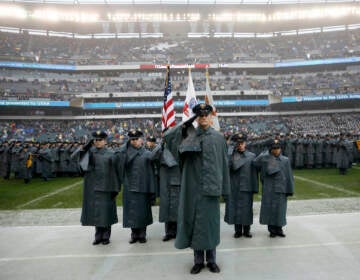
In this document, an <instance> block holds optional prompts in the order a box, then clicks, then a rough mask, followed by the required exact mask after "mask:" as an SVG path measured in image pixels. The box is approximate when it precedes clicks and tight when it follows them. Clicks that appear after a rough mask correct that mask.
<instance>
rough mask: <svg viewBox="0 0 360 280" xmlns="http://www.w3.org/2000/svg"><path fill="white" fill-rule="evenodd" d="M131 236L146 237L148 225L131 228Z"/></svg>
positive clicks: (135, 237)
mask: <svg viewBox="0 0 360 280" xmlns="http://www.w3.org/2000/svg"><path fill="white" fill-rule="evenodd" d="M131 238H133V239H140V238H146V227H143V228H131Z"/></svg>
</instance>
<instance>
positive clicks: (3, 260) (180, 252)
mask: <svg viewBox="0 0 360 280" xmlns="http://www.w3.org/2000/svg"><path fill="white" fill-rule="evenodd" d="M351 245H360V241H351V242H326V243H309V244H293V245H282V246H281V245H280V246H258V247H257V246H254V247H243V248H228V249H226V248H224V249H218V248H217V249H216V251H218V252H224V253H227V252H228V253H232V252H240V251H263V250H270V249H273V250H274V249H275V250H276V249H277V250H284V249H302V248H318V247H332V246H341V247H343V246H351ZM184 254H193V251H192V250H190V249H186V250H174V251H164V252H149V253H146V252H143V253H140V252H139V253H119V254H79V255H75V254H69V255H52V256H33V257H12V258H0V263H6V262H15V261H17V262H19V261H34V260H36V261H38V260H57V259H84V258H87V259H94V258H124V257H125V258H126V257H143V256H172V255H184Z"/></svg>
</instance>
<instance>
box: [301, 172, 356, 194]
mask: <svg viewBox="0 0 360 280" xmlns="http://www.w3.org/2000/svg"><path fill="white" fill-rule="evenodd" d="M294 178H295V179H298V180H301V181H304V182H308V183H311V184H315V185H318V186H320V187H324V188H327V189H332V190H336V191H339V192H343V193H346V194H350V195H356V196H358V195H359V194H360V193H358V192H354V191H349V190H346V189H343V188H338V187H335V186H333V185H329V184H324V183H321V182H318V181H314V180H310V179H307V178H304V177H301V176H294Z"/></svg>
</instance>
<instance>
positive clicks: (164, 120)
mask: <svg viewBox="0 0 360 280" xmlns="http://www.w3.org/2000/svg"><path fill="white" fill-rule="evenodd" d="M175 124H176V121H175V110H174V102H173V98H172V93H171V80H170V66H167V68H166V79H165V90H164V105H163V108H162V116H161V128H162V131H164V130H165V129H166V128H168V127H172V126H175Z"/></svg>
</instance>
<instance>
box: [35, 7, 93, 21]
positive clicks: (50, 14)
mask: <svg viewBox="0 0 360 280" xmlns="http://www.w3.org/2000/svg"><path fill="white" fill-rule="evenodd" d="M30 16H31V17H32V18H34V19H38V20H45V21H55V22H56V21H73V22H83V23H88V22H98V21H99V15H98V14H96V13H83V12H65V11H61V10H56V9H37V10H34V12H33V13H32V14H31V15H30Z"/></svg>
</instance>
